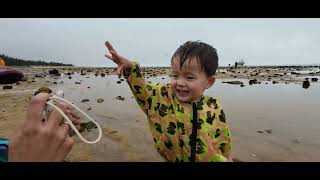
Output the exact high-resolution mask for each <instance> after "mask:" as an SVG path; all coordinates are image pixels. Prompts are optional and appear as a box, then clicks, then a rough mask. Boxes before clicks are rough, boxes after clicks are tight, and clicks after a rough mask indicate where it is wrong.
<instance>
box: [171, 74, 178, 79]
mask: <svg viewBox="0 0 320 180" xmlns="http://www.w3.org/2000/svg"><path fill="white" fill-rule="evenodd" d="M170 77H171V78H177V77H178V76H177V75H175V74H170Z"/></svg>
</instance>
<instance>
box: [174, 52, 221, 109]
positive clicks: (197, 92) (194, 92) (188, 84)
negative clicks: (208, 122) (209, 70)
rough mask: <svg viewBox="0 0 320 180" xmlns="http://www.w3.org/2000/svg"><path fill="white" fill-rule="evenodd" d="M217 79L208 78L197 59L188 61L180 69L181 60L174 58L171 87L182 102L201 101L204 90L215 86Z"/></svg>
mask: <svg viewBox="0 0 320 180" xmlns="http://www.w3.org/2000/svg"><path fill="white" fill-rule="evenodd" d="M214 81H215V77H214V76H211V77H207V75H206V74H205V72H204V71H203V70H201V66H200V64H199V63H198V61H197V59H195V58H193V59H191V60H190V61H189V60H187V61H185V63H184V64H183V66H182V68H180V60H179V59H177V58H173V60H172V63H171V85H172V88H173V92H174V94H175V95H176V97H177V99H178V100H179V101H180V102H184V103H186V102H193V101H198V100H200V97H201V95H202V94H203V92H204V90H205V89H207V88H209V87H210V86H212V85H213V83H214Z"/></svg>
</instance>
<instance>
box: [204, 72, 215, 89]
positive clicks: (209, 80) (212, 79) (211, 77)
mask: <svg viewBox="0 0 320 180" xmlns="http://www.w3.org/2000/svg"><path fill="white" fill-rule="evenodd" d="M215 81H216V77H215V76H214V75H212V76H210V77H209V78H208V80H207V87H206V88H207V89H209V88H210V87H211V86H212V85H213V84H214V82H215Z"/></svg>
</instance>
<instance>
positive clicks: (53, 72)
mask: <svg viewBox="0 0 320 180" xmlns="http://www.w3.org/2000/svg"><path fill="white" fill-rule="evenodd" d="M49 74H53V75H60V73H59V71H58V70H57V69H52V70H49Z"/></svg>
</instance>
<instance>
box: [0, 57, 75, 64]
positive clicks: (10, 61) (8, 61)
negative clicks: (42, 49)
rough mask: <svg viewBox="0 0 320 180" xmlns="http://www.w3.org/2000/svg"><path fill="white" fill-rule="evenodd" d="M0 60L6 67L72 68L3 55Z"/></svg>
mask: <svg viewBox="0 0 320 180" xmlns="http://www.w3.org/2000/svg"><path fill="white" fill-rule="evenodd" d="M0 58H2V59H3V60H4V61H5V63H6V66H73V65H72V64H63V63H57V62H44V61H41V60H37V61H35V60H23V59H18V58H14V57H10V56H7V55H4V54H0Z"/></svg>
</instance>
